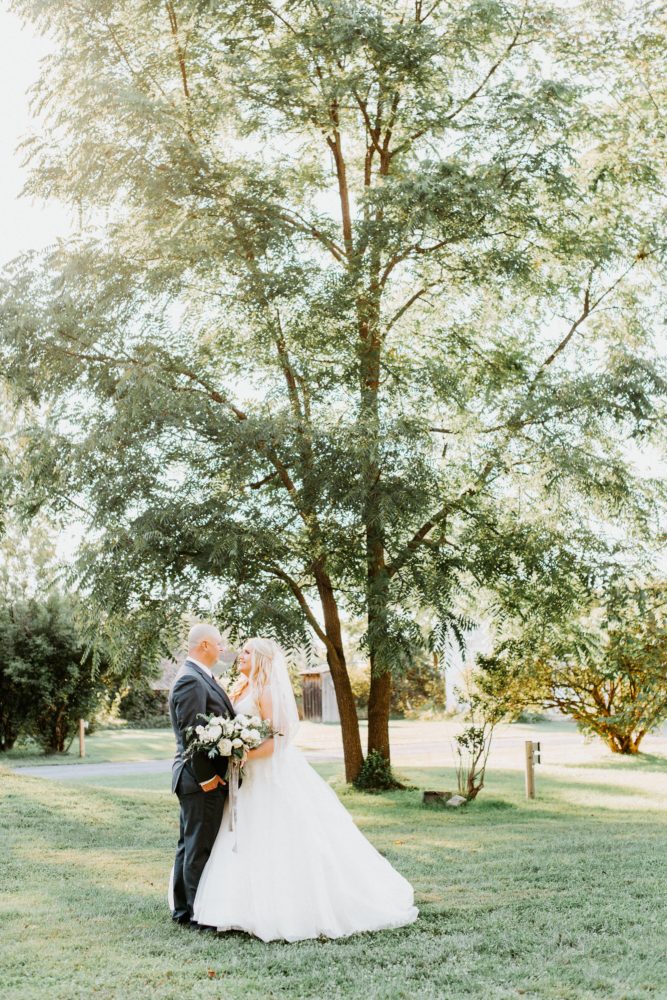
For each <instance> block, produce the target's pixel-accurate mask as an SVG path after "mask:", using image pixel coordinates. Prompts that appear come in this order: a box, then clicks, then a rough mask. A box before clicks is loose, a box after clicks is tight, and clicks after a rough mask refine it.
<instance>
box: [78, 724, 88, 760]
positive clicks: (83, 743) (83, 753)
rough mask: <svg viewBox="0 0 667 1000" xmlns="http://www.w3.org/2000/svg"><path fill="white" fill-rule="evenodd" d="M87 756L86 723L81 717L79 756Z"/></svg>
mask: <svg viewBox="0 0 667 1000" xmlns="http://www.w3.org/2000/svg"><path fill="white" fill-rule="evenodd" d="M85 756H86V723H85V722H84V721H83V719H79V757H85Z"/></svg>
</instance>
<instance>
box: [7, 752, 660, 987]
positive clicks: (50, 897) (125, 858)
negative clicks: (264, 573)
mask: <svg viewBox="0 0 667 1000" xmlns="http://www.w3.org/2000/svg"><path fill="white" fill-rule="evenodd" d="M100 735H101V734H100ZM632 768H636V778H637V781H638V782H640V783H641V782H643V784H641V788H638V789H637V794H635V791H634V788H633V781H634V774H633V775H632V776H631V778H632V780H631V781H630V783H628V772H629V771H632ZM318 770H319V771H320V773H321V774H323V776H324V777H326V778H327V779H329V780H332V781H333V782H334V784H335V787H336V788H337V790H338V791H339V794H340V795H341V797H342V800H343V802H344V803H345V805H346V806H347V808H348V809H349V810H350V811H351V812H352V814H353V816H354V818H355V820H356V821H357V823H358V824H359V826H360V827H361V829H362V830H363V831H364V833H365V834H366V835H367V836H368V837H370V839H371V840H372V841H373V843H374V844H375V845H376V846H377V847H378V849H379V850H381V851H383V852H384V853H385V854H386V855H387V857H388V858H389V859H390V861H391V862H392V864H394V865H395V866H396V867H397V868H398V869H399V870H400V871H401V872H403V874H405V875H406V876H407V877H408V878H409V879H410V880H411V882H412V883H413V885H414V886H415V889H416V892H417V902H418V905H419V906H420V909H421V915H420V917H419V920H418V921H417V923H416V924H414V925H413V926H411V927H408V928H405V929H400V930H396V931H387V932H381V933H377V934H362V935H357V936H355V937H353V938H349V939H344V940H339V941H309V942H300V943H298V944H291V945H289V944H280V943H274V944H268V945H267V944H263V943H261V942H259V941H256V940H253V939H251V938H248V937H246V936H245V935H242V934H233V935H228V936H221V937H219V938H213V937H209V936H202V935H197V934H193V933H192V932H189V931H187V930H183V929H181V928H179V927H176V926H174V925H173V924H172V923H171V922H170V920H169V914H168V910H167V904H166V882H167V877H168V873H169V869H170V866H171V861H172V855H173V850H174V845H175V841H176V835H177V803H176V800H175V798H174V797H172V796H171V794H170V793H169V790H168V775H161V774H158V775H136V776H134V777H120V778H119V777H115V778H114V777H104V778H102V779H97V778H96V779H90V781H86V783H85V784H84V783H83V782H82V781H81V780H80V779H79V780H78V781H76V782H71V783H69V782H54V781H47V780H44V779H37V778H27V777H25V778H24V777H21V776H20V775H12V774H10V773H9V772H8V771H6V770H3V771H1V772H0V791H1V799H0V831H1V836H2V866H1V868H0V928H1V931H0V934H1V936H2V948H1V949H0V996H2V997H5V996H6V997H8V998H9V997H11V998H20V1000H33V998H34V1000H37V998H39V1000H43V998H44V997H48V998H49V1000H74V998H83V997H98V998H103V1000H105V998H109V1000H111V998H113V1000H121V998H122V1000H125V998H131V1000H142V998H149V997H150V998H160V1000H189V998H198V1000H199V998H202V1000H208V998H214V997H215V998H218V997H219V998H224V1000H272V998H276V1000H277V998H290V1000H296V998H303V1000H306V998H312V1000H322V998H326V1000H337V998H359V1000H362V998H363V1000H427V998H428V1000H430V998H433V1000H445V998H446V1000H459V998H461V1000H464V998H475V1000H500V998H503V1000H505V998H516V997H523V998H526V1000H531V998H532V1000H536V998H539V1000H552V998H553V1000H556V998H558V1000H588V998H599V1000H635V998H637V1000H639V998H647V997H652V998H656V1000H657V998H660V1000H664V998H667V961H666V960H665V956H666V955H667V919H666V917H667V908H666V906H665V892H666V889H667V812H666V810H667V796H666V795H665V793H664V789H665V782H666V780H667V761H666V760H665V759H664V758H658V757H655V758H653V759H652V760H651V761H650V770H648V771H647V770H646V762H644V761H643V760H642V759H641V758H640V759H639V760H637V761H627V760H623V761H622V762H621V764H620V765H619V779H618V784H615V780H616V773H615V772H614V771H610V769H609V768H608V767H607V768H606V769H601V770H599V771H595V769H592V768H591V769H587V770H585V771H582V770H580V769H577V768H572V769H571V770H570V771H568V769H562V771H561V772H559V774H558V775H557V776H553V775H552V776H543V775H541V776H540V783H539V794H540V798H539V800H538V801H536V802H532V803H526V802H525V801H524V799H523V784H522V780H523V779H522V776H521V774H520V773H519V772H495V773H493V774H492V775H490V776H489V782H488V787H487V788H486V789H485V790H484V791H483V792H482V795H481V797H480V799H479V800H478V802H477V803H475V804H473V805H471V806H469V807H467V808H466V809H464V810H459V811H457V812H449V811H448V812H446V813H445V812H433V811H430V810H425V809H423V808H422V807H421V805H420V793H419V792H417V791H405V792H395V793H391V794H387V795H383V796H378V797H376V796H369V795H363V794H360V793H357V792H353V791H349V790H347V789H346V788H345V787H344V786H343V785H342V784H341V782H340V775H339V768H338V765H336V764H329V765H321V766H318ZM405 773H406V775H407V777H409V778H410V779H411V780H412V781H413V782H414V783H415V784H418V785H420V786H421V787H422V788H441V789H442V788H451V787H452V773H451V772H450V771H443V770H435V769H422V770H416V769H414V770H409V771H406V772H405ZM653 782H655V794H653V792H652V791H651V789H652V787H653V784H652V783H653Z"/></svg>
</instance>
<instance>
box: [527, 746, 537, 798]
mask: <svg viewBox="0 0 667 1000" xmlns="http://www.w3.org/2000/svg"><path fill="white" fill-rule="evenodd" d="M526 798H527V799H534V798H535V758H534V753H533V741H532V740H526Z"/></svg>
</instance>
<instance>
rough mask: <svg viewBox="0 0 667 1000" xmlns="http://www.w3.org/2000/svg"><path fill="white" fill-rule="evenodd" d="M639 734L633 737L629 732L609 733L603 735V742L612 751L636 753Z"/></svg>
mask: <svg viewBox="0 0 667 1000" xmlns="http://www.w3.org/2000/svg"><path fill="white" fill-rule="evenodd" d="M641 739H642V738H641V736H639V737H638V738H637V739H633V737H632V734H631V733H609V734H608V735H607V736H605V742H606V744H607V746H608V747H609V749H610V750H611V751H612V752H613V753H623V754H637V753H639V744H640V743H641Z"/></svg>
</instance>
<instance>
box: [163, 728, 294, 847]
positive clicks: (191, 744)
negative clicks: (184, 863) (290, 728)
mask: <svg viewBox="0 0 667 1000" xmlns="http://www.w3.org/2000/svg"><path fill="white" fill-rule="evenodd" d="M199 718H200V719H204V720H205V724H202V725H201V726H190V727H189V728H188V729H186V732H185V735H186V739H187V740H188V745H187V747H186V748H185V751H184V754H183V756H184V757H185V758H186V759H190V758H191V757H194V755H195V754H198V753H205V754H206V755H207V756H208V757H229V775H228V781H229V806H230V808H229V829H230V830H233V831H234V846H233V848H232V850H234V851H237V850H238V844H237V840H236V799H237V796H238V791H239V780H240V775H241V771H242V768H243V761H244V758H245V755H246V754H247V752H248V751H249V750H254V748H255V747H258V746H259V744H260V743H263V742H264V740H268V739H270V738H271V737H272V736H280V735H281V734H280V733H278V732H277V731H276V730H274V729H273V727H272V726H271V723H270V722H269V720H268V719H260V717H259V716H258V715H236V716H235V717H234V718H233V719H226V718H225V717H224V716H223V715H210V716H206V715H201V714H200V715H199Z"/></svg>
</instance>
